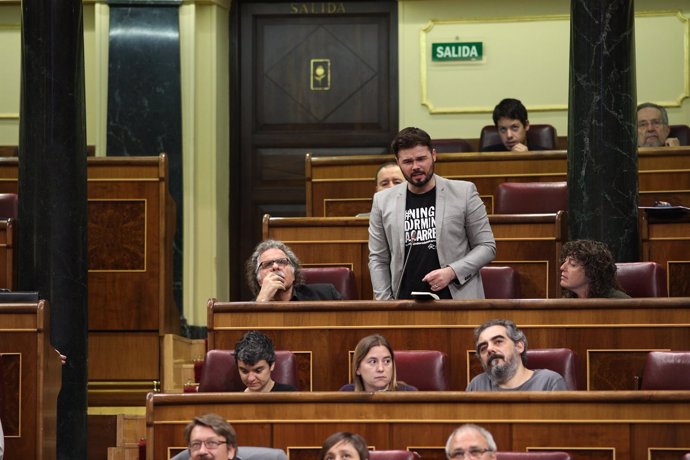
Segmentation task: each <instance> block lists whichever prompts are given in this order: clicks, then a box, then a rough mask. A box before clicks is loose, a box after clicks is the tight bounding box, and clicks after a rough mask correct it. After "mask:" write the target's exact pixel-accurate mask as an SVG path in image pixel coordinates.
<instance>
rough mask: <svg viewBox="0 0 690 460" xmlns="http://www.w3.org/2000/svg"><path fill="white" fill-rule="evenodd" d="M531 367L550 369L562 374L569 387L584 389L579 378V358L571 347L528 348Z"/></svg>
mask: <svg viewBox="0 0 690 460" xmlns="http://www.w3.org/2000/svg"><path fill="white" fill-rule="evenodd" d="M527 367H528V368H529V369H550V370H552V371H554V372H558V373H559V374H561V377H563V379H564V380H565V383H566V384H567V385H568V388H569V389H571V390H583V389H584V388H582V387H581V386H580V383H579V378H578V375H577V374H578V358H577V353H575V352H574V351H573V350H571V349H570V348H534V349H531V350H527Z"/></svg>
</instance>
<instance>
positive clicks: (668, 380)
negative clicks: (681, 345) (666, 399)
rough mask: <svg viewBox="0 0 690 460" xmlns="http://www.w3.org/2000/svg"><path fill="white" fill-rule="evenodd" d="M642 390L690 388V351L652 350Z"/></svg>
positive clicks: (645, 370)
mask: <svg viewBox="0 0 690 460" xmlns="http://www.w3.org/2000/svg"><path fill="white" fill-rule="evenodd" d="M640 389H641V390H690V351H651V352H649V354H648V355H647V361H646V362H645V364H644V370H643V371H642V382H641V385H640Z"/></svg>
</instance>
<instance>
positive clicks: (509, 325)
mask: <svg viewBox="0 0 690 460" xmlns="http://www.w3.org/2000/svg"><path fill="white" fill-rule="evenodd" d="M491 326H503V327H504V328H506V334H508V338H509V339H510V340H512V341H513V343H518V342H522V344H523V345H524V347H525V349H524V350H522V353H520V359H521V360H522V365H523V366H526V365H527V337H526V336H525V333H524V332H522V331H521V330H520V329H518V327H517V325H516V324H515V323H514V322H512V321H511V320H509V319H490V320H489V321H487V322H485V323H484V324H482V325H481V326H479V327H478V328H476V329H475V330H474V344H475V347H476V345H477V340H479V336H480V335H481V333H482V332H484V330H485V329H488V328H490V327H491ZM475 351H476V353H477V357H479V348H476V350H475Z"/></svg>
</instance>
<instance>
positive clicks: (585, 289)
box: [561, 240, 630, 299]
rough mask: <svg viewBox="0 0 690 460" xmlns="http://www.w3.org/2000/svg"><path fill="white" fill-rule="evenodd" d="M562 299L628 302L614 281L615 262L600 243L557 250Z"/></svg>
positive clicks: (581, 242)
mask: <svg viewBox="0 0 690 460" xmlns="http://www.w3.org/2000/svg"><path fill="white" fill-rule="evenodd" d="M561 261H562V263H561V287H562V288H563V289H565V291H564V293H563V297H573V298H591V297H600V298H617V299H623V298H629V297H630V296H629V295H628V294H626V293H625V292H623V291H622V290H621V287H620V284H618V281H617V280H616V262H615V260H614V258H613V255H612V254H611V251H609V249H608V248H607V247H606V245H605V244H604V243H601V242H599V241H593V240H575V241H569V242H567V243H565V244H564V245H563V248H562V249H561Z"/></svg>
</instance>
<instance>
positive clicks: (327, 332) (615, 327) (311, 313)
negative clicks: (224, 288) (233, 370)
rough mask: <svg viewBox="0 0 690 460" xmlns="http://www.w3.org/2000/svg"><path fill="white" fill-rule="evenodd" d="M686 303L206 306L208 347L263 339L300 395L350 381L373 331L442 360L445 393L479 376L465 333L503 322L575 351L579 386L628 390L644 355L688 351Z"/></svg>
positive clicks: (689, 303) (542, 343) (689, 301)
mask: <svg viewBox="0 0 690 460" xmlns="http://www.w3.org/2000/svg"><path fill="white" fill-rule="evenodd" d="M689 308H690V298H658V299H543V300H538V299H526V300H481V301H477V300H475V301H470V300H467V301H435V302H414V301H379V302H376V301H368V302H365V301H356V302H275V303H254V302H246V303H242V302H236V303H235V302H231V303H226V302H218V301H213V300H212V301H210V302H209V306H208V328H209V329H208V347H209V349H234V346H235V343H236V342H237V341H238V340H239V339H240V338H241V337H242V335H243V334H244V333H245V332H246V331H250V330H261V331H263V332H265V333H266V334H268V335H269V336H270V337H271V338H272V340H273V342H274V344H275V347H276V349H279V350H290V351H292V352H293V353H295V354H296V355H297V357H298V362H299V363H301V364H300V366H299V369H300V382H306V384H304V385H300V387H301V388H312V389H313V390H314V391H335V390H337V389H338V388H340V387H341V386H342V385H343V384H345V383H348V382H349V381H350V375H351V373H350V355H349V352H350V351H352V350H354V349H355V346H356V345H357V342H358V341H359V340H360V339H361V338H362V337H364V336H366V335H369V334H375V333H380V334H383V335H384V336H386V337H387V338H388V340H389V341H390V342H391V344H392V346H393V348H394V349H408V350H439V351H442V352H444V353H446V354H447V355H448V358H449V359H448V362H449V366H450V368H449V369H450V389H452V390H464V389H465V387H466V386H467V383H468V382H469V381H470V379H471V378H472V377H473V376H474V375H476V374H477V373H479V372H481V368H480V366H479V363H478V360H477V359H476V357H475V356H474V349H475V341H474V336H473V332H474V328H476V327H477V326H478V325H480V324H482V323H483V322H485V321H488V320H490V319H495V318H507V319H511V320H513V321H515V322H516V323H517V325H518V326H519V327H520V328H521V329H522V330H523V331H524V332H525V334H526V336H527V339H528V345H529V348H530V349H532V348H534V349H536V348H560V347H566V348H571V349H572V350H574V351H575V352H576V353H577V354H578V356H579V361H580V365H579V372H578V379H579V381H580V382H586V386H585V388H587V389H588V390H590V391H597V390H632V389H634V388H635V386H634V385H635V377H636V376H639V375H641V371H642V367H643V365H644V360H645V359H646V356H647V352H648V351H651V350H690V315H689V314H688V309H689Z"/></svg>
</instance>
